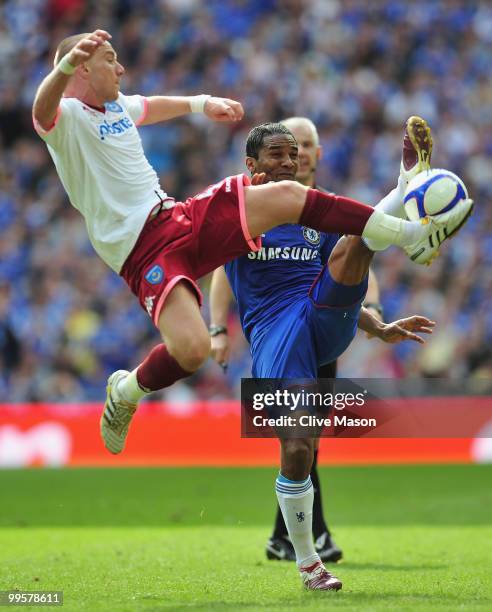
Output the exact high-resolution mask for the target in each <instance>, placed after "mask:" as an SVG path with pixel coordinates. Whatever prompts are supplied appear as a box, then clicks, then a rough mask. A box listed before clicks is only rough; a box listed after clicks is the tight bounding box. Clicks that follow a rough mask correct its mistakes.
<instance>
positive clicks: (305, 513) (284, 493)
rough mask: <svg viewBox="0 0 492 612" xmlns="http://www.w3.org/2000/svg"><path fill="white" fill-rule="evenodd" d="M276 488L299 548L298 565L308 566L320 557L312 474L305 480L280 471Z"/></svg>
mask: <svg viewBox="0 0 492 612" xmlns="http://www.w3.org/2000/svg"><path fill="white" fill-rule="evenodd" d="M275 490H276V493H277V499H278V505H279V506H280V510H281V511H282V515H283V517H284V521H285V525H286V527H287V532H288V533H289V537H290V541H291V542H292V545H293V547H294V550H295V552H296V561H297V566H298V567H309V566H310V565H313V564H314V563H316V562H317V561H319V560H320V559H319V555H318V553H317V552H316V550H315V548H314V542H313V532H312V528H313V499H314V491H313V484H312V482H311V476H308V477H307V478H306V480H289V479H288V478H285V477H284V476H282V474H279V475H278V478H277V480H276V483H275Z"/></svg>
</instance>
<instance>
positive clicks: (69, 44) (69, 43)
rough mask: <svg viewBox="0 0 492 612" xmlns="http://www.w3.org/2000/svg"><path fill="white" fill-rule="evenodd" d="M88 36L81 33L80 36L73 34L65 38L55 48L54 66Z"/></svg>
mask: <svg viewBox="0 0 492 612" xmlns="http://www.w3.org/2000/svg"><path fill="white" fill-rule="evenodd" d="M87 36H90V34H89V33H88V32H83V33H82V34H73V35H72V36H67V38H64V39H63V40H62V41H61V43H60V44H59V45H58V47H57V48H56V53H55V59H54V60H53V63H54V65H55V66H56V65H57V64H59V63H60V60H61V59H62V58H63V57H64V56H65V55H66V54H67V53H70V51H71V50H72V49H73V48H74V47H75V45H77V44H78V43H79V42H80V41H81V40H82V39H83V38H86V37H87Z"/></svg>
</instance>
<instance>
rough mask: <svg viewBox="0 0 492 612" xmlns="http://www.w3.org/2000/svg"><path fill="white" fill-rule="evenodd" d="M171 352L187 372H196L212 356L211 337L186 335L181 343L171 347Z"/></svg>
mask: <svg viewBox="0 0 492 612" xmlns="http://www.w3.org/2000/svg"><path fill="white" fill-rule="evenodd" d="M168 348H169V352H170V353H171V355H172V356H173V357H174V358H175V359H176V361H177V362H178V363H179V365H180V366H181V367H182V368H183V369H184V370H186V371H187V372H195V371H196V370H198V369H199V368H200V367H201V366H202V365H203V364H204V363H205V361H206V360H207V359H208V357H209V355H210V337H209V336H208V334H204V333H201V334H192V333H188V334H186V337H184V338H181V339H180V342H179V343H176V344H175V345H174V346H169V347H168Z"/></svg>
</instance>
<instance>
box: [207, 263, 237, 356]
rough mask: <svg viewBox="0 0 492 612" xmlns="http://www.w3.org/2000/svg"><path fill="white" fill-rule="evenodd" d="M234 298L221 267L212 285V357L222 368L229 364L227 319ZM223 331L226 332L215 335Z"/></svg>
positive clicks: (213, 278) (215, 274)
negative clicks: (217, 331) (218, 331)
mask: <svg viewBox="0 0 492 612" xmlns="http://www.w3.org/2000/svg"><path fill="white" fill-rule="evenodd" d="M232 298H233V295H232V290H231V287H230V285H229V281H228V280H227V275H226V273H225V269H224V266H221V267H220V268H217V270H215V272H214V273H213V275H212V282H211V284H210V331H211V335H212V339H211V340H212V351H211V353H212V357H213V359H215V361H217V363H219V364H220V365H222V366H224V365H225V364H227V360H228V357H229V340H228V336H227V317H228V315H229V307H230V305H231V302H232ZM221 329H223V330H224V331H223V332H220V333H214V332H215V331H216V330H221Z"/></svg>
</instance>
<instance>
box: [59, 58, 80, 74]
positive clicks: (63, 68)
mask: <svg viewBox="0 0 492 612" xmlns="http://www.w3.org/2000/svg"><path fill="white" fill-rule="evenodd" d="M56 67H57V68H58V70H59V71H60V72H63V74H66V75H67V76H71V75H72V74H73V73H74V72H75V70H76V69H77V66H74V65H73V64H71V63H70V62H69V60H68V55H64V56H63V57H62V58H61V60H60V61H59V62H58V64H57V66H56Z"/></svg>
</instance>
